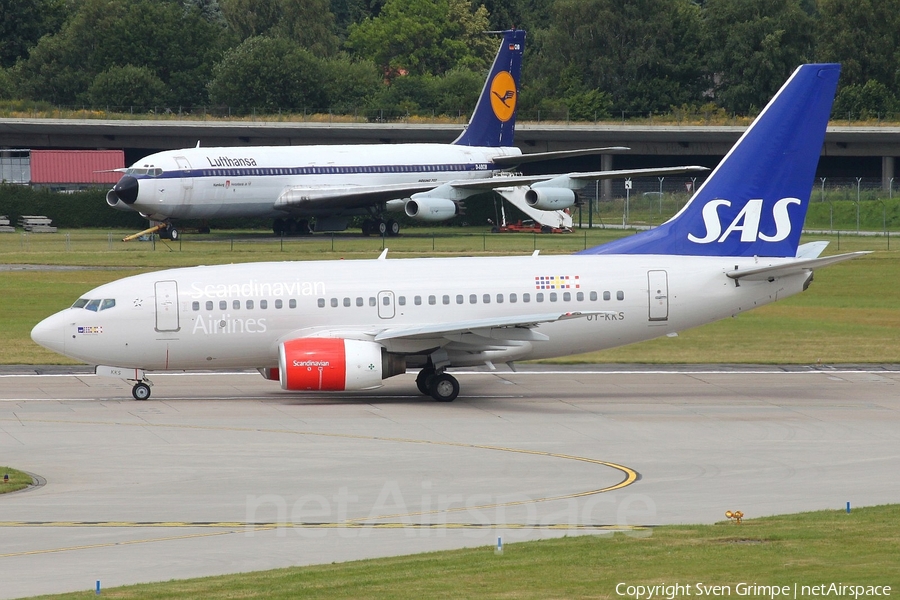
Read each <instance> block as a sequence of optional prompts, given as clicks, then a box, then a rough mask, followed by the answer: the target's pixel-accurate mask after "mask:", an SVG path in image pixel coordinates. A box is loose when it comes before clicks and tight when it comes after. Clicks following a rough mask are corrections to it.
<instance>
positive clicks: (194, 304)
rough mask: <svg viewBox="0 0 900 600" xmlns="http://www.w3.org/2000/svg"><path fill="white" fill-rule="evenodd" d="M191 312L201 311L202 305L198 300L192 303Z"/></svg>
mask: <svg viewBox="0 0 900 600" xmlns="http://www.w3.org/2000/svg"><path fill="white" fill-rule="evenodd" d="M191 310H193V311H198V310H200V303H199V302H197V301H196V300H195V301H194V302H191Z"/></svg>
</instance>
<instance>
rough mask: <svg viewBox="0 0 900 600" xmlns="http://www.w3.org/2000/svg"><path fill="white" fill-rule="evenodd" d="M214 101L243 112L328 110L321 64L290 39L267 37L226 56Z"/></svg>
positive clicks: (212, 91)
mask: <svg viewBox="0 0 900 600" xmlns="http://www.w3.org/2000/svg"><path fill="white" fill-rule="evenodd" d="M209 98H210V100H211V101H212V102H213V103H214V104H219V105H224V106H228V107H230V108H231V109H232V110H233V111H237V112H240V113H248V112H251V111H254V110H255V111H261V112H276V111H279V110H290V111H297V110H300V111H302V110H304V109H312V110H322V109H324V108H327V107H325V106H324V105H325V101H326V98H325V93H324V86H323V68H322V63H321V61H320V60H319V59H317V58H316V57H315V56H313V55H312V54H311V53H310V52H309V51H308V50H305V49H304V48H301V47H300V45H299V44H296V43H294V42H292V41H290V40H288V39H285V38H269V37H265V36H257V37H252V38H248V39H246V40H244V41H243V42H241V44H240V45H239V46H237V47H236V48H233V49H231V50H229V51H228V52H226V53H225V56H224V58H223V59H222V61H221V62H219V63H218V64H216V66H215V68H214V69H213V78H212V80H211V81H210V83H209Z"/></svg>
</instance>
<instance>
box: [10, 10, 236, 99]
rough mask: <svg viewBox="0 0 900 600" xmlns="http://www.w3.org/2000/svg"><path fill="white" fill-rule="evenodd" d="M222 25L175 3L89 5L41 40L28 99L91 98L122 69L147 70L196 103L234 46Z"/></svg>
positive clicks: (24, 77)
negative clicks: (104, 77) (105, 76)
mask: <svg viewBox="0 0 900 600" xmlns="http://www.w3.org/2000/svg"><path fill="white" fill-rule="evenodd" d="M224 31H225V30H224V29H223V28H222V26H218V25H215V24H214V23H210V22H209V21H207V20H205V19H204V18H203V17H202V14H201V12H200V11H199V10H198V9H197V8H196V7H194V8H193V9H187V10H186V9H185V7H184V5H183V4H182V3H181V2H180V1H175V0H162V1H160V0H83V2H81V3H80V4H78V10H77V12H76V13H75V14H74V16H73V17H72V18H71V19H70V20H69V21H68V22H67V23H66V24H65V25H64V26H63V28H62V29H61V30H60V31H59V32H58V33H57V34H55V35H51V36H45V37H43V38H41V40H40V41H39V42H38V44H37V45H36V46H35V47H34V48H33V49H32V51H31V53H30V54H29V56H28V58H27V59H26V60H23V61H20V62H19V63H18V64H17V68H16V75H17V77H18V80H19V85H20V86H21V87H20V89H21V91H22V93H23V95H24V96H26V97H27V98H30V99H34V100H47V101H51V102H55V103H61V104H71V103H76V102H78V103H81V102H88V101H89V94H88V88H89V87H90V85H91V84H92V83H93V81H94V78H95V77H96V76H97V75H98V74H99V73H101V72H103V71H106V70H107V69H109V68H111V67H115V66H119V67H123V66H125V65H134V66H140V67H145V68H147V69H148V70H149V71H150V72H152V73H153V74H154V75H155V76H156V77H158V78H159V79H160V80H161V81H162V82H164V83H165V84H166V86H167V87H168V88H169V89H171V90H172V96H171V98H170V100H171V101H172V102H173V103H176V104H178V105H185V106H190V105H192V104H195V103H199V102H202V101H203V100H204V99H205V97H206V90H205V83H206V81H208V79H209V73H210V70H211V68H212V64H213V62H214V59H215V58H216V57H217V56H218V55H219V54H220V52H221V48H222V44H224V43H225V42H226V36H224V35H223V33H224Z"/></svg>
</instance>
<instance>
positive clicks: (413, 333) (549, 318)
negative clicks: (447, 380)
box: [375, 310, 616, 342]
mask: <svg viewBox="0 0 900 600" xmlns="http://www.w3.org/2000/svg"><path fill="white" fill-rule="evenodd" d="M605 314H610V315H612V314H616V313H615V311H608V310H599V311H579V312H564V313H560V312H555V313H537V314H533V315H519V316H516V317H502V318H501V317H498V318H490V319H473V320H470V321H457V322H455V323H438V324H434V325H417V326H414V327H396V328H388V329H385V330H384V331H382V332H381V333H379V334H377V335H376V336H375V341H376V342H385V341H388V340H397V339H429V338H440V337H447V336H454V335H458V334H463V333H476V334H479V335H482V336H483V337H489V338H492V339H496V340H546V339H548V338H547V336H545V335H543V334H541V333H538V332H536V331H534V330H533V328H534V327H536V326H538V325H540V324H541V323H553V322H555V321H566V320H568V319H580V318H584V317H587V316H589V315H605ZM516 330H519V331H516ZM485 334H487V335H485Z"/></svg>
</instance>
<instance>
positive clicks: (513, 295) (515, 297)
mask: <svg viewBox="0 0 900 600" xmlns="http://www.w3.org/2000/svg"><path fill="white" fill-rule="evenodd" d="M518 299H519V298H518V296H516V295H515V294H510V295H509V301H510V302H511V303H513V304H515V303H516V301H517V300H518Z"/></svg>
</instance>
